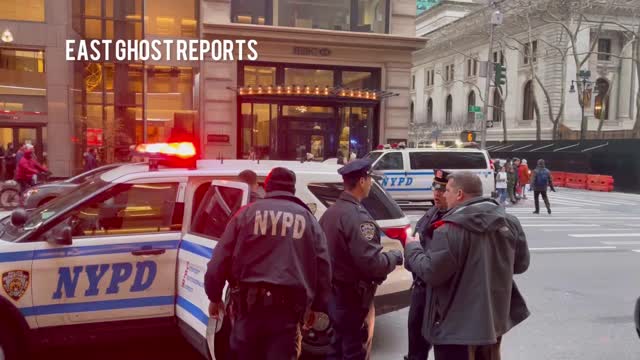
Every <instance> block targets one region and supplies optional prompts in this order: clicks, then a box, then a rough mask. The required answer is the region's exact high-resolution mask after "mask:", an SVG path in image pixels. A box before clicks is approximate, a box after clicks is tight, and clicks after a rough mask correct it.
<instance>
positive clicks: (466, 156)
mask: <svg viewBox="0 0 640 360" xmlns="http://www.w3.org/2000/svg"><path fill="white" fill-rule="evenodd" d="M409 164H410V165H411V169H429V170H431V169H465V170H474V169H487V167H488V165H487V160H486V159H485V157H484V154H483V153H480V152H441V151H433V152H429V151H422V152H421V151H415V152H410V153H409Z"/></svg>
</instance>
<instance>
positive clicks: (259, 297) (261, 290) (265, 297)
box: [231, 284, 306, 315]
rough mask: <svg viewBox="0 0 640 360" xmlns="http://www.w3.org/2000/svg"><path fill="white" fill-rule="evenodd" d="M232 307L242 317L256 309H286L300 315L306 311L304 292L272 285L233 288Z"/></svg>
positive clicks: (235, 286) (245, 285)
mask: <svg viewBox="0 0 640 360" xmlns="http://www.w3.org/2000/svg"><path fill="white" fill-rule="evenodd" d="M231 306H232V307H233V311H234V312H235V313H236V314H238V315H240V314H246V313H248V312H251V311H253V310H255V309H267V308H275V307H277V308H286V309H291V310H292V311H295V312H296V313H300V314H301V315H302V314H303V313H304V311H305V310H306V295H305V294H304V291H301V290H300V289H295V288H293V287H286V286H277V285H271V284H239V285H234V286H232V288H231Z"/></svg>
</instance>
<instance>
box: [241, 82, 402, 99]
mask: <svg viewBox="0 0 640 360" xmlns="http://www.w3.org/2000/svg"><path fill="white" fill-rule="evenodd" d="M229 89H231V90H235V91H236V92H237V93H238V95H240V96H246V95H250V96H264V95H289V96H305V97H306V96H313V97H329V96H333V97H343V98H353V99H365V100H378V99H382V98H386V97H390V96H397V95H398V94H395V93H390V92H387V91H380V90H370V89H346V88H334V87H329V86H325V87H324V88H323V87H320V86H318V85H313V86H311V85H277V86H273V85H267V86H262V85H258V86H251V85H249V86H246V87H239V88H235V89H232V88H229Z"/></svg>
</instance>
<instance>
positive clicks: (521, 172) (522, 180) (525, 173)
mask: <svg viewBox="0 0 640 360" xmlns="http://www.w3.org/2000/svg"><path fill="white" fill-rule="evenodd" d="M530 180H531V171H530V170H529V165H527V160H526V159H522V163H521V164H520V166H519V167H518V186H519V187H520V188H519V189H518V190H519V192H520V194H522V198H523V199H526V198H527V189H526V186H527V184H529V181H530Z"/></svg>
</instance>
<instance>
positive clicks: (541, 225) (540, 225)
mask: <svg viewBox="0 0 640 360" xmlns="http://www.w3.org/2000/svg"><path fill="white" fill-rule="evenodd" d="M520 225H522V226H523V227H599V226H600V225H598V224H520Z"/></svg>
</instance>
